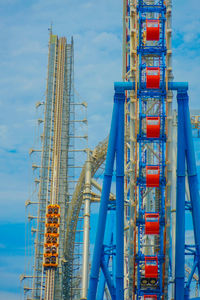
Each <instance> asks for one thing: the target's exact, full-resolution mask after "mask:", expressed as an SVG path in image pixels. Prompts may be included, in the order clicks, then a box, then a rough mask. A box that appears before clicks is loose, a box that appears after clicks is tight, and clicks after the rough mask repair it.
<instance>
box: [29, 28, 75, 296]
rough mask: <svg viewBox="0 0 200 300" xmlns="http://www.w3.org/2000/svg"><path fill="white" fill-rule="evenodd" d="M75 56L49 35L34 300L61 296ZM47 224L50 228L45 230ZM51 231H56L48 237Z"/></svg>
mask: <svg viewBox="0 0 200 300" xmlns="http://www.w3.org/2000/svg"><path fill="white" fill-rule="evenodd" d="M73 55H74V54H73V40H71V43H70V44H68V43H67V41H66V39H65V38H59V39H58V37H57V36H56V35H53V34H52V33H50V40H49V60H48V77H47V93H46V102H45V119H44V132H43V147H42V162H41V171H40V187H39V199H38V200H39V207H38V217H37V231H36V240H35V262H34V276H33V286H32V299H49V300H50V299H61V296H62V260H63V259H64V243H65V231H66V214H67V210H68V205H69V202H70V196H69V189H70V182H72V181H73V172H74V169H73V166H74V154H73V152H70V151H69V149H70V148H72V149H74V146H73V145H74V123H73V121H74V98H73V88H74V87H73V68H74V67H73ZM72 151H73V150H72ZM68 178H71V181H69V180H68ZM49 205H57V207H58V208H59V214H58V215H56V214H55V215H52V217H51V214H50V215H49V211H48V208H49ZM56 216H58V218H59V220H58V226H57V227H56V225H55V224H54V221H55V223H56ZM50 221H51V222H50ZM50 223H52V224H51V225H52V227H51V226H47V225H48V224H50ZM56 228H57V229H56ZM51 230H54V231H55V230H57V231H56V233H50V234H49V232H50V231H51ZM54 231H53V232H54ZM48 239H51V240H50V241H49V240H48ZM53 239H54V240H56V242H55V241H54V240H53ZM48 243H49V244H48ZM45 253H46V254H45ZM48 253H49V254H48ZM53 253H55V255H53ZM57 255H58V257H57ZM54 257H56V259H55V261H54ZM54 264H55V266H54ZM44 287H45V288H44Z"/></svg>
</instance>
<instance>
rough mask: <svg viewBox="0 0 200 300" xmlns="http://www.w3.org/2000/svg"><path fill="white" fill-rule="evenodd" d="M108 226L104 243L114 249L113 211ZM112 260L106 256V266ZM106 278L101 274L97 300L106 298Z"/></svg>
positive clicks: (109, 216)
mask: <svg viewBox="0 0 200 300" xmlns="http://www.w3.org/2000/svg"><path fill="white" fill-rule="evenodd" d="M107 218H108V219H107V224H106V232H105V238H104V243H105V244H106V245H108V247H113V224H115V220H114V212H113V211H112V212H111V213H110V214H108V217H107ZM109 260H110V255H108V254H107V255H105V261H106V265H107V266H108V264H109ZM105 283H106V282H105V276H104V274H103V272H101V274H100V279H99V285H98V289H97V300H103V296H104V290H105Z"/></svg>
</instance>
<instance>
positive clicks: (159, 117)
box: [123, 0, 173, 299]
mask: <svg viewBox="0 0 200 300" xmlns="http://www.w3.org/2000/svg"><path fill="white" fill-rule="evenodd" d="M123 19H124V23H123V28H124V29H123V35H124V39H123V45H124V46H123V50H124V51H123V80H125V81H131V82H134V83H135V91H133V90H132V91H130V92H127V100H126V110H125V111H126V117H125V120H126V138H127V143H126V145H125V147H126V165H127V172H126V195H127V198H128V200H129V205H130V206H129V207H130V209H129V210H127V220H128V222H129V231H127V233H126V237H125V241H126V242H125V245H126V249H127V250H126V253H127V258H126V260H127V264H126V269H125V277H126V281H125V284H126V288H127V292H126V295H125V297H127V298H126V299H130V298H132V297H133V295H134V294H136V295H137V297H139V296H142V295H145V294H148V291H147V290H148V288H147V287H150V286H151V282H152V286H154V289H155V295H156V297H161V295H162V289H163V288H164V287H167V284H166V283H167V279H168V264H169V258H168V255H167V256H165V253H168V248H169V226H170V224H169V220H170V219H169V210H170V190H171V176H172V175H171V172H172V166H171V159H170V158H171V126H172V125H171V117H172V92H171V91H168V82H169V81H171V80H172V78H173V76H172V68H171V54H172V52H171V1H154V0H153V1H152V0H147V1H140V0H139V1H136V0H135V1H124V18H123ZM156 78H157V79H158V80H157V82H156ZM156 127H157V129H156ZM154 130H155V132H154V133H153V131H154ZM156 131H157V132H156ZM151 176H152V177H151ZM156 176H157V179H158V182H157V183H155V182H153V181H154V179H155V178H156ZM151 178H152V179H153V181H152V182H151ZM149 180H150V181H149ZM156 220H157V221H156ZM156 222H157V226H158V227H157V231H156V229H155V231H153V230H150V231H148V226H152V225H153V224H156ZM164 256H165V259H164ZM153 263H155V264H156V268H155V269H157V275H156V278H151V275H150V274H149V275H148V276H149V279H147V278H144V277H145V267H146V268H147V269H148V267H147V265H148V264H149V265H150V264H153ZM141 269H142V270H143V271H142V272H140V271H141ZM126 274H128V275H126ZM154 275H155V274H154ZM152 276H153V274H152ZM165 295H166V298H167V288H165Z"/></svg>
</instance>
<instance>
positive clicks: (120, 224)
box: [88, 89, 125, 300]
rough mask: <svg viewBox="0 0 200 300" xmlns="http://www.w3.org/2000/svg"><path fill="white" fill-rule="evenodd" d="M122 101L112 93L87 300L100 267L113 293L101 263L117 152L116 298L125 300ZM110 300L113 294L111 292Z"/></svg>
mask: <svg viewBox="0 0 200 300" xmlns="http://www.w3.org/2000/svg"><path fill="white" fill-rule="evenodd" d="M124 101H125V93H124V90H123V89H120V90H118V91H116V92H115V96H114V108H113V116H112V123H111V129H110V136H109V143H108V150H107V157H106V167H105V173H104V180H103V188H102V194H101V201H100V209H99V219H98V225H97V234H96V240H95V247H94V253H93V261H92V268H91V274H90V282H89V291H88V300H95V299H96V293H97V284H98V277H99V268H100V265H101V267H102V271H103V272H104V276H105V278H106V280H107V283H108V284H109V288H110V291H111V292H112V291H113V288H114V285H113V283H112V280H111V277H110V276H109V271H108V268H107V266H106V263H105V261H103V260H102V254H103V253H102V250H103V247H102V246H103V240H104V234H105V226H106V218H107V211H108V201H109V194H110V188H111V182H112V175H113V166H114V159H115V152H116V158H117V161H116V169H117V180H116V224H117V225H116V227H117V228H116V252H117V254H116V299H117V300H123V299H124V296H123V295H124V286H123V280H124V278H123V275H124V274H123V272H124V268H123V260H124V249H123V248H124V246H123V243H124ZM111 297H112V299H115V294H113V293H111Z"/></svg>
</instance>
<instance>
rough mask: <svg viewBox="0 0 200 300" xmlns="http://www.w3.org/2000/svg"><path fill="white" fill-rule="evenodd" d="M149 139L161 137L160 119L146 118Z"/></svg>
mask: <svg viewBox="0 0 200 300" xmlns="http://www.w3.org/2000/svg"><path fill="white" fill-rule="evenodd" d="M146 126H147V138H159V137H160V117H146Z"/></svg>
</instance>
